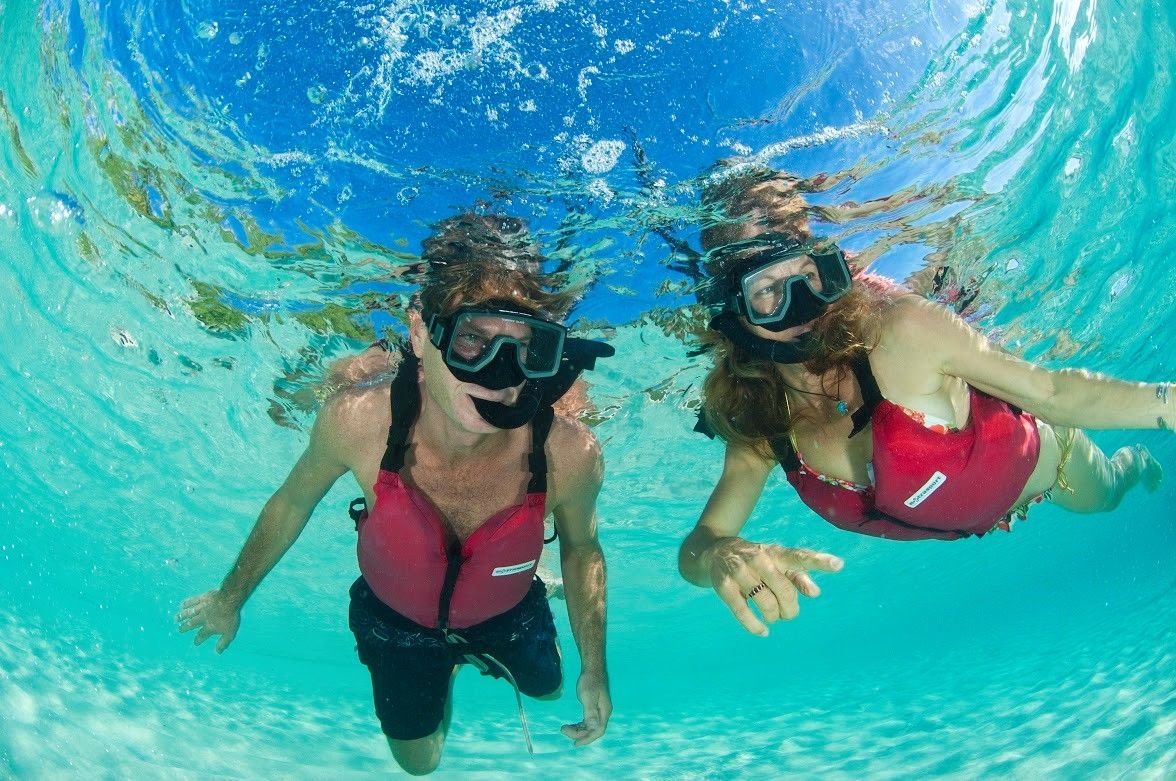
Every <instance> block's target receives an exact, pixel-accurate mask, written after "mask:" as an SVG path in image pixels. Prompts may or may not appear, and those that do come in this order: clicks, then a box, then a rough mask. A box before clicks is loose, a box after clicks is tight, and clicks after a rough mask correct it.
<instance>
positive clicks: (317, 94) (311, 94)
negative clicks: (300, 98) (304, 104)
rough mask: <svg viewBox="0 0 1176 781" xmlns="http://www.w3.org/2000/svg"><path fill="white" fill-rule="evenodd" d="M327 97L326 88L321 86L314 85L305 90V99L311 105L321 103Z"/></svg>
mask: <svg viewBox="0 0 1176 781" xmlns="http://www.w3.org/2000/svg"><path fill="white" fill-rule="evenodd" d="M326 97H327V88H326V87H324V86H323V85H321V84H315V85H314V86H313V87H310V88H309V89H307V90H306V98H307V100H309V101H310V102H311V103H315V104H318V103H322V102H323V100H325V99H326Z"/></svg>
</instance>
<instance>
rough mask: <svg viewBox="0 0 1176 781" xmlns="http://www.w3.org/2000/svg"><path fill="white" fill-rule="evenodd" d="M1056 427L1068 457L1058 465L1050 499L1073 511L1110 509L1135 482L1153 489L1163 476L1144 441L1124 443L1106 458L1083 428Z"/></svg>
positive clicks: (1095, 511)
mask: <svg viewBox="0 0 1176 781" xmlns="http://www.w3.org/2000/svg"><path fill="white" fill-rule="evenodd" d="M1055 431H1056V432H1057V434H1058V438H1059V442H1060V443H1061V445H1062V450H1063V454H1064V455H1068V456H1069V458H1064V457H1063V460H1062V464H1061V465H1060V466H1059V467H1058V484H1057V485H1055V486H1054V489H1053V493H1052V496H1051V500H1052V501H1053V502H1054V504H1057V505H1059V506H1060V507H1064V508H1066V509H1067V510H1070V511H1071V512H1076V513H1099V512H1109V511H1111V510H1113V509H1115V508H1116V507H1118V506H1119V502H1120V501H1122V499H1123V496H1124V494H1126V493H1127V492H1128V491H1129V490H1131V489H1132V488H1133V487H1134V486H1135V484H1136V483H1139V482H1140V481H1142V482H1143V485H1144V487H1145V488H1147V490H1148V491H1154V490H1156V488H1157V487H1158V486H1159V484H1160V480H1161V479H1162V478H1163V476H1164V470H1163V469H1162V468H1161V467H1160V462H1158V461H1156V460H1155V458H1153V457H1152V454H1151V453H1150V452H1148V449H1147V448H1145V447H1144V446H1143V445H1133V446H1131V447H1121V448H1119V449H1118V450H1117V451H1115V454H1114V455H1113V456H1111V457H1110V458H1107V456H1106V454H1104V453H1103V452H1102V450H1100V449H1099V447H1098V445H1096V444H1094V443H1093V442H1091V441H1090V437H1088V436H1086V433H1085V432H1084V431H1082V430H1080V429H1066V428H1061V427H1058V428H1056V429H1055ZM1070 437H1073V439H1072V440H1070ZM1067 445H1068V448H1067ZM1067 449H1068V450H1069V453H1068V454H1066V452H1065V451H1066V450H1067Z"/></svg>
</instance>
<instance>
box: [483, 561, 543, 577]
mask: <svg viewBox="0 0 1176 781" xmlns="http://www.w3.org/2000/svg"><path fill="white" fill-rule="evenodd" d="M534 566H535V560H534V559H531V560H530V561H524V562H523V563H522V564H512V565H510V566H509V567H495V568H494V571H493V572H491V573H490V575H491V577H495V578H497V577H501V576H503V575H517V574H519V573H520V572H526V571H527V570H529V569H531V567H534Z"/></svg>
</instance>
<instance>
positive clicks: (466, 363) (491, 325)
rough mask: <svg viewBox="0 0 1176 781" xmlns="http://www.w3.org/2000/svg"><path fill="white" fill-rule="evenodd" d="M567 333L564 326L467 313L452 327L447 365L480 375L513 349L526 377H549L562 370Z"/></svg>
mask: <svg viewBox="0 0 1176 781" xmlns="http://www.w3.org/2000/svg"><path fill="white" fill-rule="evenodd" d="M564 333H565V329H564V327H563V326H561V325H558V324H556V323H548V322H546V321H544V320H540V319H538V318H532V317H527V316H525V315H509V314H505V313H503V314H502V315H499V314H494V315H490V314H483V313H478V312H464V313H462V314H460V315H459V316H458V318H457V321H456V322H455V323H454V324H453V336H452V337H451V339H450V343H449V347H448V349H447V350H446V351H445V357H446V362H447V363H449V365H450V366H454V367H457V368H461V369H465V370H467V371H475V372H476V371H480V370H481V369H483V368H485V367H486V366H487V365H489V364H490V363H491V361H493V360H494V359H495V357H496V356H497V355H498V354H499V352H500V351H502V350H503V349H504V348H505V347H506V346H508V345H510V346H513V348H514V349H513V352H514V356H515V359H516V360H517V362H518V366H519V368H520V369H521V370H522V371H523V374H524V375H526V376H527V377H549V376H551V375H552V374H555V372H556V371H557V370H558V368H559V362H560V358H561V357H562V355H563V341H564Z"/></svg>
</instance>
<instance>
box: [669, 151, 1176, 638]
mask: <svg viewBox="0 0 1176 781" xmlns="http://www.w3.org/2000/svg"><path fill="white" fill-rule="evenodd" d="M704 203H705V204H709V205H711V206H719V207H720V208H721V210H722V214H723V216H722V217H721V218H720V219H719V220H718V221H717V222H715V223H714V224H712V225H710V226H709V227H707V228H706V229H705V230H704V231H703V234H702V241H703V248H704V250H706V251H707V256H706V257H707V263H706V267H707V271H708V273H709V275H710V290H709V295H710V303H712V304H715V305H718V306H719V307H721V309H722V312H721V314H719V315H718V316H717V317H715V318H714V319H713V320H712V321H711V323H710V327H709V329H708V331H707V334H706V335H705V336H704V342H705V343H706V344H707V345H708V346H710V347H711V348H713V353H714V358H715V365H714V368H713V369H712V370H711V372H710V374H709V375H708V377H707V379H706V383H705V386H704V390H703V395H704V399H703V401H704V407H703V420H702V424H703V425H702V427H703V428H707V429H709V430H710V432H712V433H713V434H716V435H718V436H719V437H720V438H722V439H723V440H724V441H725V442H726V444H727V450H726V457H725V461H724V466H723V473H722V476H721V477H720V479H719V482H718V484H717V485H716V486H715V489H714V491H713V492H712V494H711V497H710V500H709V501H708V502H707V505H706V508H705V509H704V510H703V513H702V517H701V518H700V519H699V521H698V525H697V526H696V527H695V529H694V530H693V531H692V532H691V533H690V535H689V536H688V537H687V538H686V540H685V542H684V543H683V545H682V548H681V551H680V556H679V567H680V570H681V572H682V575H683V576H684V577H685V578H686V579H687V580H689V581H690V582H692V583H694V584H696V585H699V586H712V587H714V589H715V590H716V591H717V592H718V594H719V596H720V597H721V598H722V599H723V601H724V602H725V603H726V604H727V605H728V606H729V607H730V608H731V611H732V612H733V613H734V614H735V617H736V618H737V619H738V620H739V621H740V623H741V624H742V625H743V626H744V627H745V628H746V629H747V630H748V631H749V632H752V633H754V634H758V635H766V634H767V627H766V626H765V622H767V623H771V622H773V621H776V620H778V619H781V618H783V619H791V618H793V617H795V616H796V614H797V612H798V606H797V592H799V593H801V594H804V595H806V596H809V597H815V596H817V594H818V593H819V590H818V588H817V586H816V584H815V583H814V582H813V581H812V579H811V578H810V577H809V575H808V574H807V573H808V571H809V570H814V569H815V570H822V571H828V572H832V571H836V570H838V569H840V568H841V566H842V562H841V560H840V559H838V558H837V557H835V556H831V555H829V554H824V553H816V552H813V551H807V550H800V549H793V548H785V547H782V546H779V545H769V544H762V543H754V542H750V541H747V540H744V539H742V538H741V537H739V536H738V535H739V532H740V531H741V529H742V528H743V526H744V524H745V523H746V522H747V519H748V517H749V516H750V515H751V512H752V510H753V509H754V507H755V505H756V502H757V501H758V500H759V498H760V495H761V493H762V492H763V488H764V484H765V481H766V480H767V477H768V474H769V473H770V472H771V470H772V469H773V468H774V466H775V465H776V464H777V463H779V464H781V465H782V466H783V468H784V470H785V472H786V473H787V476H788V481H789V482H790V483H791V484H792V485H793V487H794V488H795V489H796V491H797V493H798V494H799V495H800V497H801V499H802V500H803V501H804V503H805V504H806V505H808V506H809V507H810V508H811V509H812V510H813V511H815V512H816V513H817V514H818V515H820V516H822V517H823V518H825V519H826V520H828V521H829V522H830V523H833V524H834V525H836V526H838V527H840V528H842V529H846V530H849V531H855V532H859V533H862V534H869V535H874V536H879V537H886V538H890V539H899V540H916V539H959V538H961V537H967V536H973V535H983V534H986V533H988V532H989V531H992V530H994V529H1003V530H1006V531H1007V530H1009V529H1010V527H1011V524H1012V521H1013V520H1014V519H1021V518H1024V517H1025V514H1026V511H1027V510H1028V508H1029V506H1030V505H1032V504H1033V503H1035V502H1040V501H1042V500H1044V499H1050V500H1051V501H1053V502H1054V503H1055V504H1057V505H1059V506H1061V507H1064V508H1066V509H1067V510H1071V511H1073V512H1081V513H1089V512H1106V511H1109V510H1112V509H1114V507H1115V506H1117V505H1118V503H1119V501H1120V500H1121V499H1122V497H1123V495H1124V494H1125V493H1126V492H1127V491H1128V490H1129V489H1130V488H1132V487H1133V486H1134V485H1136V484H1137V483H1138V482H1140V481H1142V482H1143V483H1144V485H1145V486H1146V487H1147V488H1148V489H1149V490H1155V488H1156V486H1157V485H1158V484H1159V482H1160V479H1161V476H1162V470H1161V469H1160V465H1159V464H1158V462H1156V461H1155V459H1153V458H1152V456H1151V455H1150V453H1148V451H1147V449H1146V448H1144V447H1142V446H1135V447H1130V448H1126V447H1125V448H1121V449H1120V450H1119V451H1118V452H1116V453H1115V454H1114V455H1113V456H1112V457H1110V458H1107V457H1106V456H1105V455H1104V454H1103V453H1102V451H1101V450H1099V448H1098V446H1096V445H1095V444H1094V443H1093V442H1091V441H1090V439H1089V438H1088V437H1087V436H1086V434H1085V433H1083V432H1082V431H1081V430H1080V428H1079V427H1085V428H1095V429H1107V428H1164V429H1171V428H1172V427H1173V426H1176V401H1173V402H1169V395H1170V385H1169V384H1167V383H1161V384H1159V385H1154V384H1153V385H1147V384H1143V383H1130V382H1123V381H1119V380H1114V379H1111V378H1108V377H1104V376H1101V375H1096V374H1092V373H1089V372H1085V371H1079V370H1072V369H1066V370H1060V371H1049V370H1047V369H1043V368H1041V367H1039V366H1035V365H1033V364H1031V363H1027V362H1026V361H1023V360H1020V359H1018V358H1016V357H1014V356H1012V355H1009V354H1007V353H1005V352H1003V351H1001V350H1000V349H998V348H996V347H994V346H992V345H990V344H989V343H988V342H987V341H986V340H985V339H984V337H983V336H982V335H980V334H979V333H978V332H976V331H975V330H973V329H972V328H971V327H970V326H968V325H967V324H966V323H964V322H963V321H962V320H960V319H959V318H958V317H957V316H956V315H955V314H954V313H953V312H951V311H949V310H948V309H946V308H944V307H942V306H940V305H938V304H935V303H932V302H930V301H927V300H925V299H923V298H921V297H919V296H915V295H912V294H910V293H909V292H908V291H906V290H904V289H902V288H900V287H898V286H897V285H893V284H891V283H888V282H886V281H885V280H881V279H878V278H872V277H870V276H869V275H854V274H852V273H851V271H850V269H849V266H848V264H847V263H846V260H845V256H844V254H843V253H842V252H841V251H840V250H838V249H837V248H836V247H835V246H832V245H830V244H827V243H822V242H820V241H814V240H813V239H812V237H811V235H810V233H809V228H808V224H807V221H806V220H805V218H804V215H805V208H806V206H805V203H804V201H803V198H802V197H801V195H800V193H799V188H798V182H797V180H796V179H794V178H792V177H789V176H787V175H784V174H780V173H779V172H775V171H766V170H754V171H751V172H749V173H744V174H740V175H737V176H730V177H728V178H727V179H725V180H724V181H722V182H720V183H719V184H717V185H712V186H711V187H709V188H708V191H707V192H706V193H705V194H704ZM1171 395H1176V394H1171ZM749 603H754V604H755V606H756V607H757V608H758V609H759V612H760V614H761V615H762V617H763V621H760V620H759V619H758V618H757V617H756V616H755V614H754V613H753V612H752V611H751V610H750V608H749Z"/></svg>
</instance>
